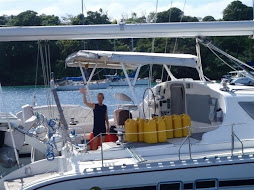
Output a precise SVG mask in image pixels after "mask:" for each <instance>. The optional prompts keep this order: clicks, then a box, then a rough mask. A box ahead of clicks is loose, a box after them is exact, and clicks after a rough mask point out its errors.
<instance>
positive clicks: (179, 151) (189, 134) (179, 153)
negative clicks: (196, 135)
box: [178, 127, 192, 160]
mask: <svg viewBox="0 0 254 190" xmlns="http://www.w3.org/2000/svg"><path fill="white" fill-rule="evenodd" d="M187 129H188V136H187V137H186V138H185V139H184V140H183V142H182V144H181V145H180V147H179V149H178V158H179V160H181V148H182V146H183V145H184V143H185V142H186V141H187V140H188V141H189V156H190V159H192V158H191V142H190V137H191V133H190V127H187Z"/></svg>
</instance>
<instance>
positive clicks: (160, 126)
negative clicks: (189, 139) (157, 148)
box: [155, 118, 167, 143]
mask: <svg viewBox="0 0 254 190" xmlns="http://www.w3.org/2000/svg"><path fill="white" fill-rule="evenodd" d="M155 121H156V129H157V138H158V142H160V143H162V142H167V133H166V123H165V121H164V120H163V119H161V118H158V119H156V120H155Z"/></svg>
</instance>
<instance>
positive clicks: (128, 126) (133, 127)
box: [124, 119, 138, 142]
mask: <svg viewBox="0 0 254 190" xmlns="http://www.w3.org/2000/svg"><path fill="white" fill-rule="evenodd" d="M124 126H125V140H126V141H127V142H138V134H137V133H138V125H137V122H136V121H135V120H134V119H127V120H126V121H125V123H124ZM128 133H135V134H128Z"/></svg>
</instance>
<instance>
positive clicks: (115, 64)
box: [66, 50, 198, 70]
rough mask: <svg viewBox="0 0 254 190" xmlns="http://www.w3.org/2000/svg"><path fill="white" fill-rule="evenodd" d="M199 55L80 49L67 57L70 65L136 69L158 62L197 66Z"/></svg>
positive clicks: (160, 63) (158, 63) (159, 63)
mask: <svg viewBox="0 0 254 190" xmlns="http://www.w3.org/2000/svg"><path fill="white" fill-rule="evenodd" d="M197 59H198V58H197V56H194V55H189V54H169V53H140V52H116V51H92V50H80V51H78V52H75V53H73V54H71V55H69V56H68V57H67V59H66V64H67V66H68V67H80V66H82V67H88V68H94V67H95V65H96V63H97V68H109V69H122V67H121V63H124V65H125V67H126V69H131V70H135V69H136V68H137V67H138V66H139V65H140V66H143V65H147V64H157V65H172V66H183V67H193V68H197Z"/></svg>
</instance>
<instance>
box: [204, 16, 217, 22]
mask: <svg viewBox="0 0 254 190" xmlns="http://www.w3.org/2000/svg"><path fill="white" fill-rule="evenodd" d="M202 21H204V22H206V21H216V20H215V18H214V17H213V16H205V17H204V18H203V19H202Z"/></svg>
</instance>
